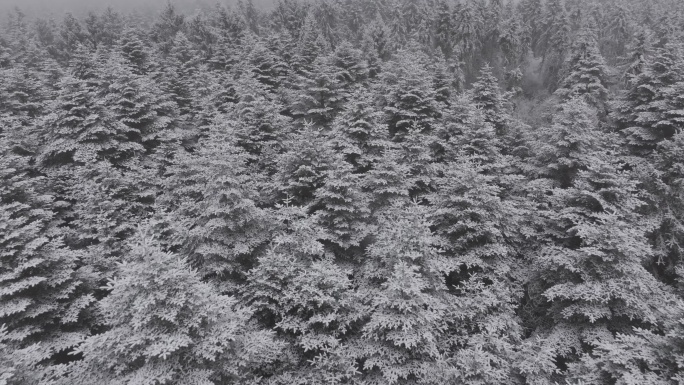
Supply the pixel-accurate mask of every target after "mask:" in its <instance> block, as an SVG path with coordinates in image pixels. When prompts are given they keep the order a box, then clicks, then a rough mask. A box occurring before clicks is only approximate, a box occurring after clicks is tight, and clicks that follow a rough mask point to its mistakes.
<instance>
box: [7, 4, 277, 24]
mask: <svg viewBox="0 0 684 385" xmlns="http://www.w3.org/2000/svg"><path fill="white" fill-rule="evenodd" d="M253 1H254V4H255V5H256V6H257V7H259V8H268V7H270V6H272V5H273V4H274V3H275V1H276V0H253ZM167 2H168V0H0V15H1V16H0V19H4V18H5V17H6V14H7V12H9V11H10V10H12V9H14V8H15V7H18V8H19V9H20V10H21V11H22V12H23V13H25V14H26V15H28V16H43V17H44V16H49V15H52V16H55V17H59V16H61V15H63V14H65V13H67V12H70V13H73V14H75V15H82V14H87V13H88V12H91V11H92V12H101V11H103V10H104V9H106V8H107V7H112V8H113V9H115V10H118V11H120V12H132V11H138V12H143V13H144V12H154V11H158V10H160V9H162V8H163V7H164V6H165V5H166V3H167ZM237 3H238V0H171V4H173V5H175V6H176V7H177V8H178V9H179V10H180V11H181V12H184V13H189V12H192V11H193V10H195V9H202V8H207V7H209V6H212V5H215V4H223V5H225V6H229V7H232V6H236V5H237Z"/></svg>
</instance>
